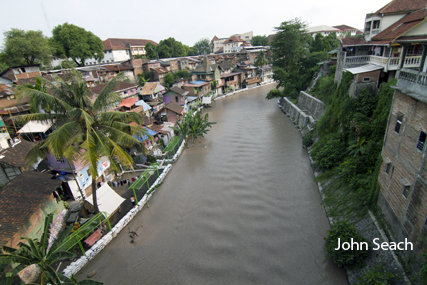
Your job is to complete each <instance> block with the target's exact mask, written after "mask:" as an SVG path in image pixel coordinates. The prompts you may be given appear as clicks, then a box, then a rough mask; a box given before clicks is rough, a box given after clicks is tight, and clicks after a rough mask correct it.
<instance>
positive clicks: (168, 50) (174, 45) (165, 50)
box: [156, 38, 186, 58]
mask: <svg viewBox="0 0 427 285" xmlns="http://www.w3.org/2000/svg"><path fill="white" fill-rule="evenodd" d="M156 49H157V52H158V54H159V58H170V57H181V56H186V53H185V52H186V51H185V48H184V45H183V44H182V43H181V42H180V41H177V40H175V39H174V38H167V39H165V40H161V41H160V43H159V45H158V46H157V47H156Z"/></svg>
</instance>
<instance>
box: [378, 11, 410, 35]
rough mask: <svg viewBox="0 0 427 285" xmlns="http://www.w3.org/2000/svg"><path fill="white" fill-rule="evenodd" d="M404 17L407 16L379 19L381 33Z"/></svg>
mask: <svg viewBox="0 0 427 285" xmlns="http://www.w3.org/2000/svg"><path fill="white" fill-rule="evenodd" d="M406 15H407V14H400V15H387V16H384V17H383V18H382V19H381V24H380V27H381V31H384V30H385V29H387V28H388V27H390V26H391V25H393V24H394V23H396V22H397V21H399V20H400V19H402V18H403V17H404V16H406Z"/></svg>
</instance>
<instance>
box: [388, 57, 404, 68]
mask: <svg viewBox="0 0 427 285" xmlns="http://www.w3.org/2000/svg"><path fill="white" fill-rule="evenodd" d="M400 60H401V58H400V57H392V58H390V59H389V60H388V70H398V69H399V67H400Z"/></svg>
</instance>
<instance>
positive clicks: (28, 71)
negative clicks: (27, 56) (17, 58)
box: [0, 65, 41, 82]
mask: <svg viewBox="0 0 427 285" xmlns="http://www.w3.org/2000/svg"><path fill="white" fill-rule="evenodd" d="M36 76H41V72H40V68H39V66H38V65H22V66H15V67H9V68H8V69H6V70H5V71H3V72H2V73H0V77H2V78H4V79H8V80H10V81H12V82H16V81H17V80H19V79H24V78H32V77H36Z"/></svg>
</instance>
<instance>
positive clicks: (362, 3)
mask: <svg viewBox="0 0 427 285" xmlns="http://www.w3.org/2000/svg"><path fill="white" fill-rule="evenodd" d="M390 1H391V0H375V1H372V0H358V1H349V2H343V1H332V0H320V1H319V0H300V1H296V0H293V1H290V0H256V1H255V0H245V1H236V0H216V1H203V0H197V1H195V0H148V1H147V0H139V1H138V0H21V1H19V2H12V1H8V2H7V3H8V4H5V3H3V4H2V8H4V9H3V13H2V15H1V17H0V29H1V32H2V33H3V32H5V31H8V30H10V29H11V28H19V29H23V30H41V31H42V32H43V34H44V35H45V36H48V37H51V36H52V29H53V28H54V27H55V26H57V25H60V24H63V23H65V22H68V23H70V24H74V25H77V26H79V27H82V28H84V29H86V30H87V31H91V32H92V33H94V34H95V35H97V36H98V37H100V38H101V40H105V39H107V38H137V39H150V40H153V41H155V42H159V41H160V40H162V39H166V38H169V37H173V38H175V39H176V40H178V41H181V42H182V43H183V44H186V45H188V46H192V45H193V44H194V43H195V42H197V41H198V40H199V39H201V38H208V39H209V40H210V39H212V38H213V36H215V35H216V36H218V37H220V38H222V37H229V36H230V35H232V34H238V33H245V32H249V31H253V33H254V35H269V34H273V33H274V27H277V26H279V25H280V23H281V22H284V21H288V20H290V19H294V18H296V17H299V18H301V19H302V20H304V21H306V22H307V23H308V24H309V26H318V25H329V26H336V25H342V24H345V25H349V26H352V27H355V28H359V29H363V25H364V20H365V16H366V14H367V13H370V12H374V11H376V10H378V9H380V8H381V7H382V6H384V5H385V4H387V3H388V2H390ZM43 7H44V9H43ZM2 45H3V35H1V37H0V46H2Z"/></svg>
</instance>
